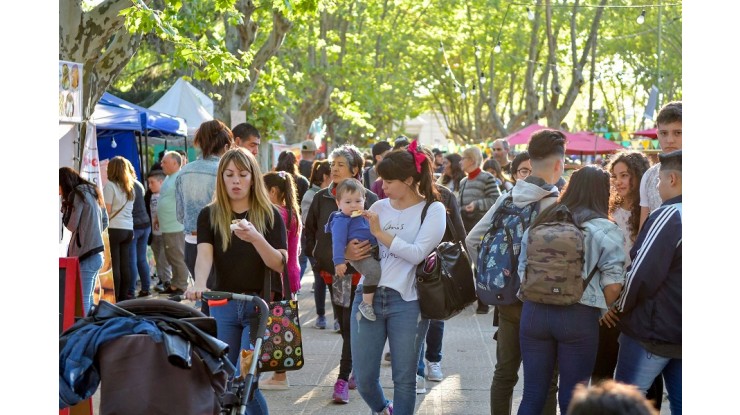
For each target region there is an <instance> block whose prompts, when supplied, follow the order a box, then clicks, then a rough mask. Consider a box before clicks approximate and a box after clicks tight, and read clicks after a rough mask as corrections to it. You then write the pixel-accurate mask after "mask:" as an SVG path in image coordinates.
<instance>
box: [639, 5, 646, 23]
mask: <svg viewBox="0 0 740 415" xmlns="http://www.w3.org/2000/svg"><path fill="white" fill-rule="evenodd" d="M643 23H645V9H642V13H640V15H639V16H637V24H643Z"/></svg>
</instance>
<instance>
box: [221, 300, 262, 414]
mask: <svg viewBox="0 0 740 415" xmlns="http://www.w3.org/2000/svg"><path fill="white" fill-rule="evenodd" d="M210 312H211V316H212V317H213V318H215V319H216V331H217V333H218V336H217V337H218V339H219V340H221V341H223V342H225V343H227V344H228V345H229V360H230V361H231V363H233V364H234V366H236V373H235V374H234V376H235V377H236V376H239V354H240V353H241V350H242V349H247V350H249V349H251V348H252V347H251V346H250V345H251V344H252V342H251V341H250V330H251V329H252V327H255V329H256V325H257V322H258V321H259V311H258V310H257V308H256V306H255V305H254V304H253V303H252V302H247V301H238V300H232V301H229V302H228V303H226V304H225V305H220V306H217V307H213V308H211V309H210ZM268 413H269V410H268V409H267V401H266V400H265V397H264V395H262V392H261V391H260V390H259V388H258V389H256V390H255V391H254V399H253V400H251V401H250V402H249V403H248V404H247V414H250V415H260V414H264V415H267V414H268Z"/></svg>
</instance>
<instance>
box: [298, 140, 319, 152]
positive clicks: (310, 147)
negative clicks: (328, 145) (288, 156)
mask: <svg viewBox="0 0 740 415" xmlns="http://www.w3.org/2000/svg"><path fill="white" fill-rule="evenodd" d="M301 151H316V143H314V142H313V140H306V141H304V142H303V143H301Z"/></svg>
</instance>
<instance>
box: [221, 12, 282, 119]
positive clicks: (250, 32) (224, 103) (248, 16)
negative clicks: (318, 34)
mask: <svg viewBox="0 0 740 415" xmlns="http://www.w3.org/2000/svg"><path fill="white" fill-rule="evenodd" d="M237 7H238V9H239V10H240V11H241V12H242V13H243V14H244V19H243V20H244V23H242V24H241V25H238V26H237V27H236V28H233V27H229V26H227V33H231V34H233V33H235V32H236V33H238V36H227V39H230V40H231V41H230V42H227V48H228V49H229V51H231V53H233V54H235V55H236V54H237V53H238V52H237V51H238V50H242V51H246V50H249V49H250V47H252V46H253V43H254V41H255V39H256V36H257V32H258V30H259V27H258V26H257V24H256V23H255V22H254V21H253V20H252V14H253V13H254V11H255V10H256V7H255V5H254V2H252V1H246V0H241V1H240V2H239V4H238V6H237ZM292 26H293V23H292V22H291V21H290V20H289V19H288V18H287V17H285V15H283V13H282V12H280V11H279V10H273V11H272V30H271V31H270V34H269V35H268V37H267V40H265V42H264V43H263V44H262V46H261V47H260V48H259V50H258V51H257V52H256V53H255V55H254V59H252V62H251V63H250V64H249V79H248V80H246V81H244V82H240V83H234V82H230V83H226V84H224V85H223V86H221V87H220V88H216V89H217V90H218V91H219V93H220V94H221V96H222V99H221V100H220V101H217V102H216V103H215V105H214V109H213V111H214V117H215V118H218V119H220V120H222V121H224V122H225V123H226V124H227V125H231V111H239V110H245V111H248V110H249V105H250V101H249V96H250V94H251V93H252V91H254V88H255V87H256V86H257V82H258V80H259V74H260V72H261V71H262V69H263V68H264V67H265V64H266V63H267V61H268V60H270V59H271V58H272V57H273V56H275V54H277V52H278V50H280V46H281V45H282V44H283V40H285V35H286V34H287V33H288V32H289V31H290V29H291V27H292Z"/></svg>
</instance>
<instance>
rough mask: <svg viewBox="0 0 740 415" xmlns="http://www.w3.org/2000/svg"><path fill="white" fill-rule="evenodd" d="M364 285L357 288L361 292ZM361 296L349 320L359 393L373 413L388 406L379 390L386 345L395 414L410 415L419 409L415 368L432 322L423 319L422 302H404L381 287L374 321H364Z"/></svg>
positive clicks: (377, 294) (356, 298)
mask: <svg viewBox="0 0 740 415" xmlns="http://www.w3.org/2000/svg"><path fill="white" fill-rule="evenodd" d="M361 287H362V285H359V286H358V287H357V289H358V291H359V290H361ZM361 301H362V296H361V295H356V296H355V298H354V302H353V303H352V314H351V316H352V318H351V319H350V320H351V321H350V330H351V333H352V334H351V336H350V337H351V344H352V367H353V369H354V373H355V379H356V381H357V391H358V392H359V393H360V396H362V399H363V400H364V401H365V403H367V404H368V406H369V407H370V409H371V410H373V411H374V412H380V411H382V410H383V408H385V407H386V406H387V404H388V400H387V399H386V397H385V395H384V393H383V389H382V388H381V386H380V361H381V357H382V354H383V347H384V346H385V341H386V339H388V344H389V346H390V351H391V355H392V356H393V359H392V360H391V369H392V373H393V374H392V378H393V413H394V415H411V414H413V413H414V407H415V406H416V364H417V362H418V359H419V355H418V352H419V347H420V346H421V342H422V341H423V340H424V337H425V336H426V332H427V329H428V327H429V320H427V319H422V318H421V313H420V311H419V301H418V300H414V301H404V300H403V298H401V294H400V293H399V292H398V291H396V290H393V289H391V288H388V287H382V286H381V287H378V289H377V291H375V298H374V299H373V308H374V309H375V316H376V317H377V319H376V320H375V321H370V320H368V319H366V318H362V315H361V314H360V312H359V309H358V307H359V305H360V302H361Z"/></svg>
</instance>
